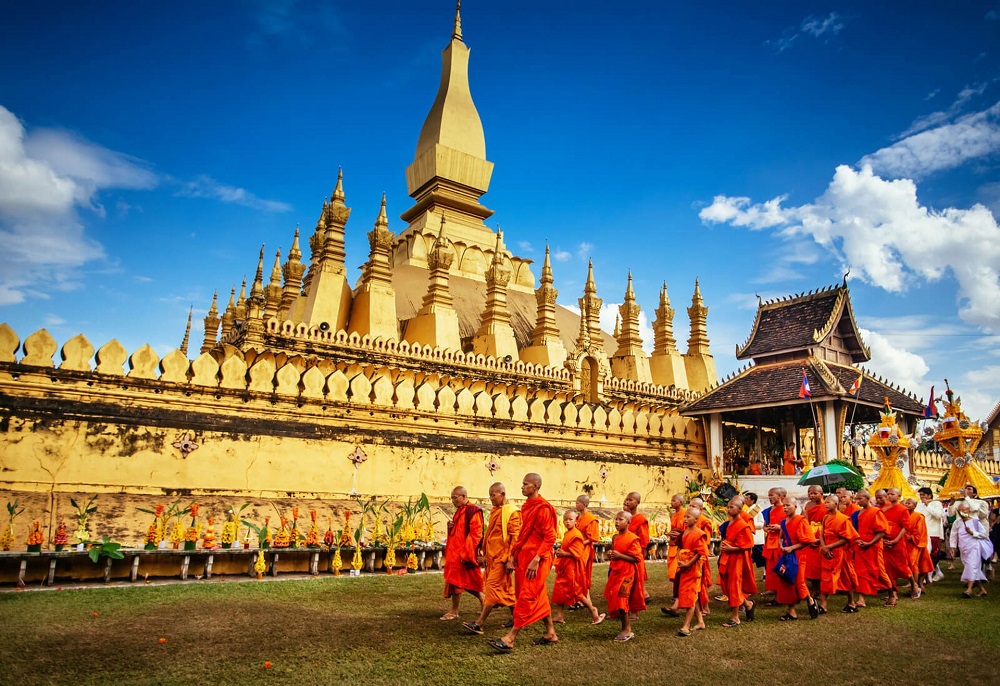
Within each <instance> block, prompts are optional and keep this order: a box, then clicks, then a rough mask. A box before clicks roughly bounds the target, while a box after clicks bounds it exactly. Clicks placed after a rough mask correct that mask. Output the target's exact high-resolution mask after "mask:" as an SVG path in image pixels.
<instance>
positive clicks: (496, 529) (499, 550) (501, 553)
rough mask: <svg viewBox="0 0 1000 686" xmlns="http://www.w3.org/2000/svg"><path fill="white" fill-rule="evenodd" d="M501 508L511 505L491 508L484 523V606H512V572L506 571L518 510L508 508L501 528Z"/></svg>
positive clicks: (516, 530) (518, 522) (516, 533)
mask: <svg viewBox="0 0 1000 686" xmlns="http://www.w3.org/2000/svg"><path fill="white" fill-rule="evenodd" d="M504 508H511V509H513V506H512V505H503V506H501V507H494V508H493V509H492V510H490V521H489V522H488V523H487V524H486V535H485V536H484V537H483V555H484V557H485V558H486V571H485V572H484V573H483V590H484V591H485V594H486V599H485V602H486V604H487V605H499V606H503V607H513V605H514V573H513V572H508V571H507V560H509V559H510V549H511V546H512V545H513V544H514V541H516V540H517V535H518V533H519V532H520V531H521V513H520V512H518V511H517V510H513V511H510V509H508V510H507V514H508V517H507V523H506V527H505V526H504V521H503V520H504V516H503V515H504Z"/></svg>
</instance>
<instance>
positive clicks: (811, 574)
mask: <svg viewBox="0 0 1000 686" xmlns="http://www.w3.org/2000/svg"><path fill="white" fill-rule="evenodd" d="M804 514H805V517H806V521H807V522H809V526H811V527H812V530H813V535H814V536H815V538H816V540H817V541H818V540H819V537H820V527H821V523H822V521H823V517H825V516H826V506H825V505H823V503H820V504H819V505H811V506H806V508H805V512H804ZM819 558H820V554H819V548H818V547H815V548H814V547H812V546H810V547H808V548H806V554H805V560H806V578H807V579H815V580H816V581H819V580H820V579H821V578H822V577H823V567H822V565H821V564H820V560H819Z"/></svg>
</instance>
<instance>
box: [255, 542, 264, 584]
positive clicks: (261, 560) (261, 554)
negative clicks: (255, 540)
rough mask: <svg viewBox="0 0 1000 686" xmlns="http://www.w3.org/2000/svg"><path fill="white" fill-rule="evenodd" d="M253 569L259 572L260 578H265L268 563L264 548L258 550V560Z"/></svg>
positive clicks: (258, 576)
mask: <svg viewBox="0 0 1000 686" xmlns="http://www.w3.org/2000/svg"><path fill="white" fill-rule="evenodd" d="M253 571H255V572H257V578H258V579H261V578H263V577H264V572H265V571H267V563H266V562H264V550H263V548H261V549H260V550H258V551H257V561H256V562H254V563H253Z"/></svg>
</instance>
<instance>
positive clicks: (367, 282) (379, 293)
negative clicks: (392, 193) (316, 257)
mask: <svg viewBox="0 0 1000 686" xmlns="http://www.w3.org/2000/svg"><path fill="white" fill-rule="evenodd" d="M394 238H395V235H394V234H393V233H392V231H390V230H389V218H388V217H387V216H386V213H385V193H383V194H382V207H381V208H379V212H378V218H377V219H376V220H375V227H374V228H373V229H372V230H371V231H369V232H368V246H369V248H370V250H369V253H368V262H367V263H366V264H365V265H364V267H363V268H362V271H361V285H360V286H359V287H358V289H357V291H356V292H355V293H354V304H353V305H352V306H351V323H350V325H349V326H348V331H351V332H357V333H358V334H360V335H361V336H370V337H372V338H379V337H381V338H384V339H386V340H390V339H392V340H399V322H398V321H397V320H396V290H395V289H394V288H393V286H392V268H391V266H390V265H389V251H390V250H391V249H392V241H393V239H394Z"/></svg>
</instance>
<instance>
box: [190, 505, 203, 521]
mask: <svg viewBox="0 0 1000 686" xmlns="http://www.w3.org/2000/svg"><path fill="white" fill-rule="evenodd" d="M199 509H201V505H199V504H198V503H192V504H191V517H192V518H194V517H197V516H198V510H199Z"/></svg>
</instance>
